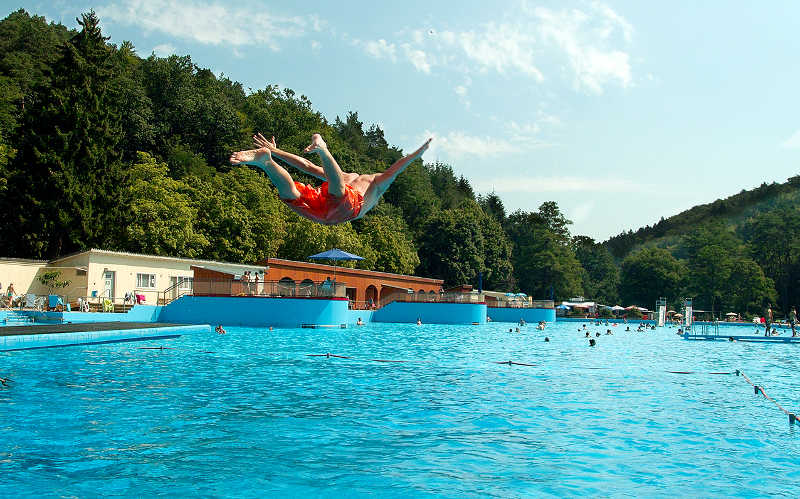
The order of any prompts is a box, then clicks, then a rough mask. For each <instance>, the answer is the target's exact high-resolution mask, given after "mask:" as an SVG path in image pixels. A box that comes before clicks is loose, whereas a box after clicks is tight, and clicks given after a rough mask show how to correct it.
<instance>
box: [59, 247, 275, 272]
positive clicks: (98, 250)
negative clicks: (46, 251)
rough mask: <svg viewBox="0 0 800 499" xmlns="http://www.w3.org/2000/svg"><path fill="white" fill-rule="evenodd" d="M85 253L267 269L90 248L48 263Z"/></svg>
mask: <svg viewBox="0 0 800 499" xmlns="http://www.w3.org/2000/svg"><path fill="white" fill-rule="evenodd" d="M86 253H98V254H101V255H118V256H132V257H137V258H149V259H154V260H169V261H174V262H185V263H189V264H197V265H203V264H205V265H226V266H232V267H240V268H243V269H246V270H250V269H253V268H258V269H262V268H263V269H266V268H267V267H264V266H261V265H247V264H243V263H231V262H222V261H214V260H199V259H196V258H180V257H175V256H163V255H147V254H144V253H130V252H127V251H110V250H102V249H97V248H92V249H89V250H86V251H78V252H76V253H70V254H69V255H64V256H60V257H58V258H55V259H53V260H50V263H51V264H52V263H56V262H60V261H62V260H66V259H67V258H72V257H74V256H78V255H83V254H86Z"/></svg>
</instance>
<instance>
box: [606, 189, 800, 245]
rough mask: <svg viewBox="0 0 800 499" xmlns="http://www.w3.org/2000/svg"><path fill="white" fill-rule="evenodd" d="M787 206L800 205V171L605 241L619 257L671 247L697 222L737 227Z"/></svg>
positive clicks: (696, 224)
mask: <svg viewBox="0 0 800 499" xmlns="http://www.w3.org/2000/svg"><path fill="white" fill-rule="evenodd" d="M784 206H793V207H800V175H798V176H795V177H791V178H789V179H788V180H787V181H786V182H784V183H780V184H779V183H775V182H773V183H771V184H767V183H763V184H761V185H760V186H759V187H756V188H755V189H751V190H742V191H741V192H740V193H738V194H734V195H733V196H730V197H727V198H725V199H717V200H716V201H714V202H713V203H708V204H701V205H698V206H694V207H692V208H690V209H688V210H686V211H683V212H681V213H678V214H677V215H674V216H671V217H669V218H666V219H665V218H661V220H659V221H658V223H656V224H655V225H652V226H650V225H648V226H646V227H642V228H640V229H638V230H637V231H635V232H634V231H630V230H629V231H628V232H623V233H621V234H618V235H616V236H613V237H611V238H609V239H608V240H607V241H605V242H604V243H603V245H605V246H606V247H607V248H608V250H609V251H610V252H611V254H612V255H614V258H616V259H618V260H621V259H623V258H625V257H626V256H627V255H628V254H629V253H631V252H632V251H634V250H637V249H640V248H642V247H649V246H658V247H662V248H666V249H670V250H671V249H673V248H674V247H675V246H676V245H677V244H678V243H679V242H680V240H681V238H682V237H683V236H684V235H685V234H687V233H689V232H690V231H691V230H692V229H694V228H695V227H697V226H698V225H703V224H706V223H709V222H722V223H723V224H724V225H726V226H728V227H730V228H731V229H732V230H736V229H738V228H739V227H741V225H742V224H743V223H744V222H745V221H746V220H747V219H748V218H750V217H752V216H754V215H756V214H758V213H761V212H765V211H770V210H773V209H775V208H778V207H784Z"/></svg>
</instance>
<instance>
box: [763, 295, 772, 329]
mask: <svg viewBox="0 0 800 499" xmlns="http://www.w3.org/2000/svg"><path fill="white" fill-rule="evenodd" d="M770 324H772V307H771V306H770V304H769V303H767V308H766V309H764V325H765V326H766V329H765V330H764V336H769V327H770Z"/></svg>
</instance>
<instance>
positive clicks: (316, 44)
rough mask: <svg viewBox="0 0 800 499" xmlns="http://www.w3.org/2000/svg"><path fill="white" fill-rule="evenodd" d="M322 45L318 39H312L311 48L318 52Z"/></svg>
mask: <svg viewBox="0 0 800 499" xmlns="http://www.w3.org/2000/svg"><path fill="white" fill-rule="evenodd" d="M320 47H322V44H321V43H319V42H318V41H316V40H311V50H313V51H315V52H316V51H318V50H319V49H320Z"/></svg>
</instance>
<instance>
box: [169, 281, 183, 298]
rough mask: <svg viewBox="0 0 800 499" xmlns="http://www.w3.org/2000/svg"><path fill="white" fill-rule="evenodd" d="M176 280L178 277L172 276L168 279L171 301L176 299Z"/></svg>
mask: <svg viewBox="0 0 800 499" xmlns="http://www.w3.org/2000/svg"><path fill="white" fill-rule="evenodd" d="M178 279H180V277H175V276H173V277H170V278H169V287H170V288H171V289H172V297H171V298H172V299H173V300H175V299H176V298H178Z"/></svg>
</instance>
